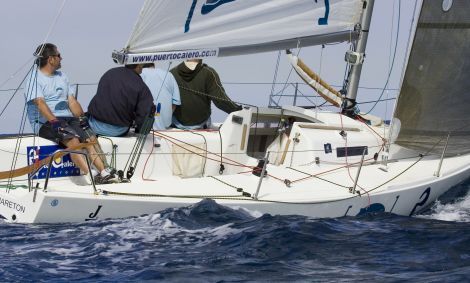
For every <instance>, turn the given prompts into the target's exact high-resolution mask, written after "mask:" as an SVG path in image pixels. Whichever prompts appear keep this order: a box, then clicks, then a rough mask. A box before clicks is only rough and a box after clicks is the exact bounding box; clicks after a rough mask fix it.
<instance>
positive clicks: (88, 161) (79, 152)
mask: <svg viewBox="0 0 470 283" xmlns="http://www.w3.org/2000/svg"><path fill="white" fill-rule="evenodd" d="M59 153H70V154H80V155H83V156H85V160H86V164H87V167H88V173H89V174H90V179H91V185H92V186H93V191H94V193H95V194H98V190H97V189H96V185H95V181H94V179H93V175H92V172H91V163H90V159H89V157H88V154H87V153H85V152H82V151H77V150H69V149H59V150H56V151H55V152H54V153H53V154H52V155H51V158H50V160H49V164H48V165H47V173H46V180H45V182H44V189H43V191H44V192H47V185H48V184H49V178H50V175H51V168H52V162H53V161H54V160H55V156H56V155H57V154H59ZM31 176H34V174H31ZM37 189H38V187H37V186H36V187H35V188H34V196H33V202H35V201H36V195H37Z"/></svg>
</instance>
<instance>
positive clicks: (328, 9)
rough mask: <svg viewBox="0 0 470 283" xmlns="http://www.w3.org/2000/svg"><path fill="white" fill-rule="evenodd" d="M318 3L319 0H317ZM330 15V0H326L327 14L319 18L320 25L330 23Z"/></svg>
mask: <svg viewBox="0 0 470 283" xmlns="http://www.w3.org/2000/svg"><path fill="white" fill-rule="evenodd" d="M315 3H318V0H315ZM329 15H330V0H325V16H324V17H323V18H319V19H318V25H320V26H324V25H327V24H328V16H329Z"/></svg>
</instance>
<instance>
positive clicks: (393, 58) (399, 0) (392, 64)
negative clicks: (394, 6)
mask: <svg viewBox="0 0 470 283" xmlns="http://www.w3.org/2000/svg"><path fill="white" fill-rule="evenodd" d="M400 18H401V0H398V19H397V32H396V36H395V48H394V50H393V57H392V63H391V67H390V69H389V71H388V75H387V80H386V82H385V85H384V87H383V89H382V92H381V93H380V96H379V98H378V99H377V101H376V102H375V103H374V105H373V106H372V108H370V109H369V111H367V112H366V114H369V113H370V112H371V111H372V110H374V108H375V106H377V103H379V101H380V99H382V96H383V94H384V92H385V89H386V88H387V85H388V82H389V81H390V77H391V75H392V71H393V67H394V66H395V57H396V55H397V46H398V34H399V31H400Z"/></svg>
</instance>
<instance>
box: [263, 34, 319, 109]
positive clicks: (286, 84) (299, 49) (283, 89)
mask: <svg viewBox="0 0 470 283" xmlns="http://www.w3.org/2000/svg"><path fill="white" fill-rule="evenodd" d="M297 49H298V51H297V55H296V56H299V54H300V51H301V50H302V48H299V42H297ZM279 52H280V51H279ZM293 70H294V66H291V67H290V71H289V74H288V75H287V78H286V81H285V82H284V86H283V87H282V89H281V90H280V91H278V92H277V93H276V94H274V95H279V94H280V96H279V98H278V100H277V103H276V105H277V106H279V102H280V101H281V98H282V95H283V93H284V91H285V90H286V88H287V87H288V86H289V85H292V84H288V83H287V82H288V81H289V79H290V76H291V74H292V71H293ZM273 87H274V84H273ZM271 96H273V94H272V92H271ZM310 102H311V101H310ZM311 103H312V104H313V105H315V103H313V102H311Z"/></svg>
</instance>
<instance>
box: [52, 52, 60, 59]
mask: <svg viewBox="0 0 470 283" xmlns="http://www.w3.org/2000/svg"><path fill="white" fill-rule="evenodd" d="M51 56H57V57H59V58H61V59H62V57H61V56H60V53H58V54H55V55H51Z"/></svg>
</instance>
